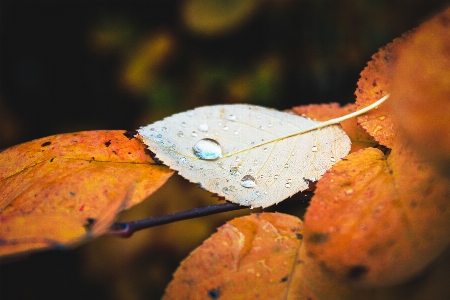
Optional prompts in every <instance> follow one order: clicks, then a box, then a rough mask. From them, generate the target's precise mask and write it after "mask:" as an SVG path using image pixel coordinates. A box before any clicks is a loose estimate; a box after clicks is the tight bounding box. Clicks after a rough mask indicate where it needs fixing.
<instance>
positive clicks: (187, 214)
mask: <svg viewBox="0 0 450 300" xmlns="http://www.w3.org/2000/svg"><path fill="white" fill-rule="evenodd" d="M246 208H247V209H248V207H247V206H242V205H239V204H234V203H224V204H217V205H210V206H205V207H200V208H194V209H191V210H186V211H180V212H176V213H173V214H168V215H164V216H158V217H152V218H147V219H143V220H137V221H131V222H125V223H114V224H113V225H112V226H111V228H110V230H109V234H112V235H116V236H120V237H124V238H125V237H130V236H132V235H133V233H135V232H136V231H138V230H142V229H146V228H151V227H155V226H159V225H164V224H167V223H173V222H176V221H182V220H188V219H194V218H198V217H204V216H209V215H213V214H218V213H222V212H227V211H233V210H239V209H246Z"/></svg>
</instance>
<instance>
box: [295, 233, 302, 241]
mask: <svg viewBox="0 0 450 300" xmlns="http://www.w3.org/2000/svg"><path fill="white" fill-rule="evenodd" d="M295 236H296V237H297V238H298V239H299V240H302V239H303V234H301V233H297V234H296V235H295Z"/></svg>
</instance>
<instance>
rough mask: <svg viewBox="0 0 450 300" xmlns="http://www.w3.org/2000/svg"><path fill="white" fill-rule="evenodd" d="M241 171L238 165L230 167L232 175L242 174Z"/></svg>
mask: <svg viewBox="0 0 450 300" xmlns="http://www.w3.org/2000/svg"><path fill="white" fill-rule="evenodd" d="M240 174H241V173H239V168H238V167H232V168H231V169H230V175H232V176H236V175H240Z"/></svg>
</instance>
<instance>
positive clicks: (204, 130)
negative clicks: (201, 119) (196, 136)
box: [198, 123, 208, 132]
mask: <svg viewBox="0 0 450 300" xmlns="http://www.w3.org/2000/svg"><path fill="white" fill-rule="evenodd" d="M198 130H200V131H203V132H206V131H208V124H206V123H202V124H200V125H198Z"/></svg>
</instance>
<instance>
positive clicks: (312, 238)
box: [308, 232, 329, 244]
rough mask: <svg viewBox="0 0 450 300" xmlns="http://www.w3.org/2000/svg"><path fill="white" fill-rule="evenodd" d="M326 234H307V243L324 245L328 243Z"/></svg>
mask: <svg viewBox="0 0 450 300" xmlns="http://www.w3.org/2000/svg"><path fill="white" fill-rule="evenodd" d="M328 236H329V234H328V233H323V232H313V233H310V234H308V242H310V243H313V244H324V243H326V242H327V241H328Z"/></svg>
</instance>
